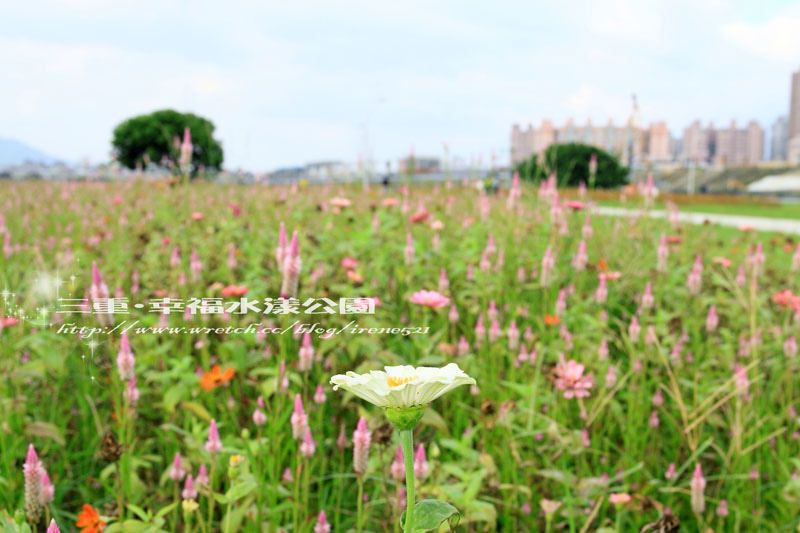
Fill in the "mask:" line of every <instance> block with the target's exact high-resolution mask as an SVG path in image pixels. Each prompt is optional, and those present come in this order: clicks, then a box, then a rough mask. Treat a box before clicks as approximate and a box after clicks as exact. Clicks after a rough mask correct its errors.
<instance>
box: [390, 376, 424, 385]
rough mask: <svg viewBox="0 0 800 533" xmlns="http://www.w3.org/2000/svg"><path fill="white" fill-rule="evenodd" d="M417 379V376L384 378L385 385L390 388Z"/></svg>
mask: <svg viewBox="0 0 800 533" xmlns="http://www.w3.org/2000/svg"><path fill="white" fill-rule="evenodd" d="M415 379H417V376H404V377H401V376H387V377H386V384H387V385H389V386H390V387H399V386H400V385H402V384H404V383H408V382H409V381H414V380H415Z"/></svg>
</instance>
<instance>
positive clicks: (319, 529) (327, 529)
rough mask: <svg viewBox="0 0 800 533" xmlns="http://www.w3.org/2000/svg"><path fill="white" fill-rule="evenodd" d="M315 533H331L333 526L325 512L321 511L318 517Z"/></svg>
mask: <svg viewBox="0 0 800 533" xmlns="http://www.w3.org/2000/svg"><path fill="white" fill-rule="evenodd" d="M314 533H331V525H330V524H329V523H328V517H327V516H326V515H325V511H320V512H319V514H318V515H317V523H316V524H314Z"/></svg>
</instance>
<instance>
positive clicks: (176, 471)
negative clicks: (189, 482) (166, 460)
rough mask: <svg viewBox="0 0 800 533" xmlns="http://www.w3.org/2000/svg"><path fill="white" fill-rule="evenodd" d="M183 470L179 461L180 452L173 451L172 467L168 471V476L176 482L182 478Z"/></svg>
mask: <svg viewBox="0 0 800 533" xmlns="http://www.w3.org/2000/svg"><path fill="white" fill-rule="evenodd" d="M183 476H184V471H183V466H182V463H181V454H180V452H175V457H173V458H172V468H170V471H169V477H170V479H171V480H172V481H175V482H178V481H180V480H182V479H183Z"/></svg>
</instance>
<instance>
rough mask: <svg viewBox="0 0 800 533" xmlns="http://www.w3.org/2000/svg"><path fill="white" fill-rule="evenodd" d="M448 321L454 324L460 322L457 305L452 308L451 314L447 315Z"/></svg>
mask: <svg viewBox="0 0 800 533" xmlns="http://www.w3.org/2000/svg"><path fill="white" fill-rule="evenodd" d="M447 319H448V320H449V321H450V322H451V323H453V324H455V323H456V322H458V309H456V306H455V305H451V306H450V312H449V313H448V314H447Z"/></svg>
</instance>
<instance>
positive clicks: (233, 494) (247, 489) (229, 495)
mask: <svg viewBox="0 0 800 533" xmlns="http://www.w3.org/2000/svg"><path fill="white" fill-rule="evenodd" d="M256 487H257V485H256V483H255V482H254V481H251V480H250V481H244V482H241V483H237V484H236V485H234V486H232V487H231V488H230V489H228V492H226V493H225V496H223V497H222V499H220V498H217V501H220V502H221V503H226V504H227V503H233V502H235V501H236V500H240V499H242V498H244V497H245V496H247V495H248V494H250V493H251V492H253V491H254V490H255V489H256ZM223 499H224V501H222V500H223Z"/></svg>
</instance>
